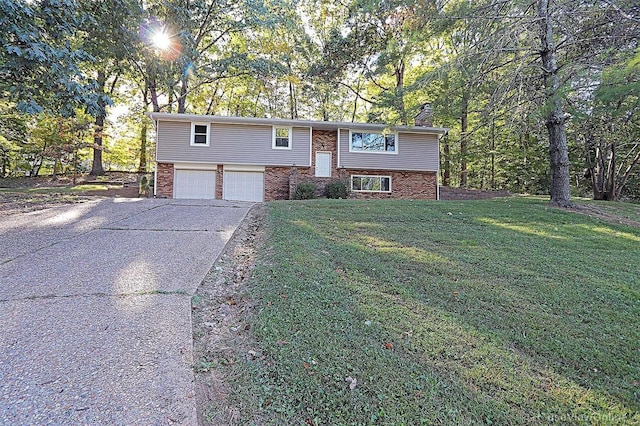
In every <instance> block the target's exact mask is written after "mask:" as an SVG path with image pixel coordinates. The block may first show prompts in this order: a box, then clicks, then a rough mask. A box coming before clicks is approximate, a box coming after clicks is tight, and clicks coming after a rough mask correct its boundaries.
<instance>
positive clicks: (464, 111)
mask: <svg viewBox="0 0 640 426" xmlns="http://www.w3.org/2000/svg"><path fill="white" fill-rule="evenodd" d="M468 126H469V92H467V90H465V89H463V90H462V104H461V106H460V186H461V187H464V186H467V128H468Z"/></svg>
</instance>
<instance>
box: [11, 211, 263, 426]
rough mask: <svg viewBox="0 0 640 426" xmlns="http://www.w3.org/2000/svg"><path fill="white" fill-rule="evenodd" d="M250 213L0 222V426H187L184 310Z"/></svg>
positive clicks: (189, 400)
mask: <svg viewBox="0 0 640 426" xmlns="http://www.w3.org/2000/svg"><path fill="white" fill-rule="evenodd" d="M250 207H251V205H250V204H248V203H241V202H224V201H195V200H193V201H191V200H151V199H110V200H100V201H95V202H89V203H84V204H76V205H69V206H61V207H56V208H53V209H48V210H43V211H38V212H33V213H27V214H21V215H13V216H9V217H2V218H0V424H11V425H27V424H29V425H32V424H119V425H125V424H126V425H138V424H139V425H164V424H188V425H191V424H196V410H195V390H194V383H193V372H192V368H191V366H192V364H193V360H192V333H191V307H190V298H191V295H193V293H194V292H195V290H196V288H197V287H198V285H199V284H200V282H201V281H202V279H203V278H204V276H205V275H206V273H207V272H208V270H209V269H210V267H211V265H212V264H213V263H214V261H215V260H216V258H217V257H218V255H219V254H220V252H221V250H222V249H223V248H224V246H225V244H226V243H227V241H228V240H229V238H230V237H231V235H232V234H233V232H234V231H235V229H236V227H237V226H238V224H239V223H240V222H241V221H242V219H243V218H244V217H245V215H246V214H247V212H248V210H249V208H250Z"/></svg>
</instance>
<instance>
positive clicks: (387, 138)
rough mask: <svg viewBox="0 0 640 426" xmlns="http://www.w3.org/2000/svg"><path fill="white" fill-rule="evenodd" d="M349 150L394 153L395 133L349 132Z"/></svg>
mask: <svg viewBox="0 0 640 426" xmlns="http://www.w3.org/2000/svg"><path fill="white" fill-rule="evenodd" d="M349 151H362V152H388V153H394V154H395V153H396V135H395V133H391V134H388V135H385V134H382V133H364V132H351V143H350V145H349Z"/></svg>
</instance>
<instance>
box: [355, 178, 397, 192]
mask: <svg viewBox="0 0 640 426" xmlns="http://www.w3.org/2000/svg"><path fill="white" fill-rule="evenodd" d="M354 178H378V179H380V188H382V179H383V178H387V179H389V190H388V191H382V190H380V191H376V190H371V189H354V188H353V179H354ZM350 181H351V182H350V183H351V185H350V187H351V191H353V192H382V193H385V194H389V193H391V181H392V179H391V176H384V175H351V178H350Z"/></svg>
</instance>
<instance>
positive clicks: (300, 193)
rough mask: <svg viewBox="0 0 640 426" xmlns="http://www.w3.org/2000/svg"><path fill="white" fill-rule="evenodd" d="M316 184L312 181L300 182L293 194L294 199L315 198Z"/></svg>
mask: <svg viewBox="0 0 640 426" xmlns="http://www.w3.org/2000/svg"><path fill="white" fill-rule="evenodd" d="M316 189H317V187H316V184H315V183H313V182H301V183H299V184H298V186H296V192H295V193H294V194H293V199H294V200H312V199H314V198H316Z"/></svg>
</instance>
